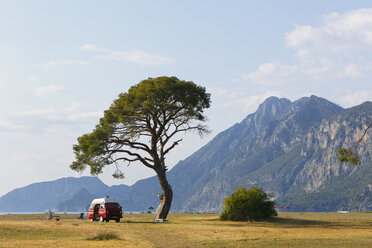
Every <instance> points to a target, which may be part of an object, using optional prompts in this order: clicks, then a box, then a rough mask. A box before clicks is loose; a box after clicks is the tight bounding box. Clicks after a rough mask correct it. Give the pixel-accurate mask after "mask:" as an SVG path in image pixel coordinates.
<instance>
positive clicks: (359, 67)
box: [240, 9, 372, 84]
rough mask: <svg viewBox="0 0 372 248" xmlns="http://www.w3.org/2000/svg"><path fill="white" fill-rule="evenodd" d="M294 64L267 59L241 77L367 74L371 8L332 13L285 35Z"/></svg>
mask: <svg viewBox="0 0 372 248" xmlns="http://www.w3.org/2000/svg"><path fill="white" fill-rule="evenodd" d="M285 44H286V47H287V48H289V49H291V50H292V51H293V56H294V60H295V61H296V62H295V63H292V64H286V63H281V62H277V61H274V62H268V63H264V64H261V65H260V66H259V67H258V69H257V70H255V71H252V72H250V73H246V74H242V75H241V77H240V78H241V79H245V80H250V81H253V82H255V83H259V84H274V83H278V82H279V83H280V82H288V81H300V80H301V81H302V80H304V79H307V80H316V81H322V82H323V81H324V82H325V81H329V79H335V78H338V79H339V78H351V79H353V78H361V77H366V76H367V74H368V73H370V72H371V71H372V70H371V69H372V9H358V10H353V11H349V12H346V13H331V14H329V15H326V16H324V17H323V19H322V21H321V22H320V24H319V25H303V26H300V25H297V26H295V28H294V29H293V30H292V31H290V32H289V33H287V34H286V35H285Z"/></svg>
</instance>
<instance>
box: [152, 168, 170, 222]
mask: <svg viewBox="0 0 372 248" xmlns="http://www.w3.org/2000/svg"><path fill="white" fill-rule="evenodd" d="M156 173H157V174H158V179H159V183H160V187H161V190H162V191H163V193H162V194H159V195H158V196H159V199H160V204H159V206H158V207H157V209H156V212H155V216H154V220H159V219H162V220H164V219H166V218H167V216H168V213H169V210H170V207H171V204H172V198H173V191H172V187H171V186H170V184H169V183H168V180H167V177H166V175H165V171H163V170H159V171H156Z"/></svg>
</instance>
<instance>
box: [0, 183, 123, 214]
mask: <svg viewBox="0 0 372 248" xmlns="http://www.w3.org/2000/svg"><path fill="white" fill-rule="evenodd" d="M127 189H129V186H127V185H117V186H112V187H109V186H107V185H106V184H104V183H103V182H102V181H101V180H99V179H98V178H96V177H80V178H74V177H67V178H61V179H58V180H54V181H49V182H40V183H34V184H30V185H28V186H25V187H22V188H18V189H15V190H12V191H10V192H9V193H7V194H5V195H4V196H2V197H0V212H8V211H9V212H33V211H35V212H38V211H44V210H47V209H49V210H51V209H55V210H57V211H75V210H77V211H82V210H85V208H86V206H87V205H88V204H89V203H90V201H91V200H92V198H90V200H89V202H88V203H86V201H82V202H81V200H87V199H89V198H88V195H89V197H93V196H99V197H103V196H105V195H109V196H110V197H117V196H118V192H120V193H122V192H125V191H126V190H127ZM79 199H80V200H79ZM71 200H72V202H73V201H74V200H75V201H76V200H79V201H80V203H79V204H73V205H72V206H71V207H66V206H67V205H66V204H67V203H70V204H71V203H72V202H71ZM66 201H67V202H66ZM56 207H58V208H57V209H56Z"/></svg>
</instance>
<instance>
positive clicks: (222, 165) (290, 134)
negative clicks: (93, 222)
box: [0, 95, 372, 212]
mask: <svg viewBox="0 0 372 248" xmlns="http://www.w3.org/2000/svg"><path fill="white" fill-rule="evenodd" d="M371 120H372V102H365V103H363V104H360V105H358V106H354V107H352V108H348V109H343V108H342V107H340V106H339V105H337V104H334V103H332V102H330V101H328V100H326V99H324V98H321V97H317V96H314V95H312V96H310V97H303V98H300V99H298V100H296V101H293V102H292V101H290V100H288V99H285V98H278V97H269V98H267V99H266V100H265V101H264V102H262V103H261V104H260V105H259V106H258V108H257V111H255V112H254V113H251V114H249V115H248V116H247V117H246V118H244V119H243V120H242V121H241V122H239V123H236V124H234V125H233V126H231V127H230V128H228V129H226V130H224V131H222V132H221V133H219V134H217V135H216V136H215V137H214V138H213V139H212V140H211V141H210V142H208V144H206V145H205V146H203V147H202V148H200V149H199V150H197V151H196V152H195V153H193V154H192V155H191V156H189V157H188V158H186V159H184V160H181V161H179V163H177V165H176V166H174V167H173V168H172V169H171V170H170V171H169V172H168V173H167V177H168V180H169V182H170V184H171V185H172V187H173V191H174V198H173V203H172V209H171V210H172V211H180V212H183V211H193V212H195V211H200V212H218V211H221V209H222V202H223V199H224V198H225V197H226V196H227V195H229V194H231V193H232V192H233V191H234V189H235V188H237V187H240V186H242V185H245V186H246V187H249V186H252V185H254V184H258V185H259V186H260V187H262V188H263V189H264V190H265V191H267V192H269V193H271V194H273V195H274V197H275V199H276V200H277V201H278V203H279V204H285V205H290V206H291V209H292V210H293V211H297V210H306V211H322V210H325V209H326V210H327V211H336V210H338V209H339V208H347V209H348V210H372V197H371V198H370V197H368V196H367V195H368V194H369V193H370V189H371V190H372V179H371V178H372V177H368V176H369V175H372V164H371V151H372V144H371V140H370V139H366V140H365V142H363V143H362V144H361V146H360V147H359V148H358V150H357V152H359V153H360V154H362V165H360V166H357V167H351V166H350V165H347V164H340V163H339V162H338V161H337V152H336V151H337V148H338V147H341V146H346V147H347V146H350V145H351V144H352V143H353V142H355V140H356V137H358V136H360V135H361V133H362V131H363V128H365V127H366V126H367V124H369V122H370V121H371ZM368 137H370V136H368ZM343 181H344V182H343ZM353 185H354V186H353ZM102 187H103V188H105V187H104V186H102ZM106 187H108V186H106ZM112 187H113V188H111V189H110V190H111V191H112V192H114V195H115V197H116V198H118V200H119V202H120V203H121V204H122V205H123V206H124V210H125V211H147V208H148V207H150V206H152V207H156V206H157V205H158V203H159V199H158V198H157V194H158V193H160V192H161V190H160V186H159V183H158V180H157V178H156V177H150V178H147V179H142V180H140V181H138V182H136V183H135V184H134V185H132V186H130V187H129V186H126V187H122V188H121V187H118V188H116V189H115V190H114V188H115V187H114V186H112ZM109 188H110V187H109ZM340 188H342V190H339V189H340ZM105 189H107V188H105ZM79 190H80V191H79ZM79 190H78V189H75V190H74V193H73V194H70V195H69V196H68V197H67V196H66V197H65V198H64V199H62V200H60V201H58V202H57V203H56V204H55V206H57V208H60V209H68V206H69V205H73V206H75V207H78V208H82V207H83V204H80V203H78V202H77V201H78V199H79V198H87V199H88V198H91V197H93V196H95V195H99V194H96V193H100V192H92V190H90V189H86V190H82V189H81V187H80V189H79ZM329 196H332V197H330V198H332V199H328V198H327V197H329ZM363 196H364V198H363ZM322 199H323V200H324V199H325V200H324V201H323V203H321V202H319V201H321V200H322ZM345 199H346V200H345ZM306 202H312V204H308V205H304V204H306ZM1 203H2V197H1V198H0V206H1ZM79 204H80V205H79ZM0 211H1V208H0Z"/></svg>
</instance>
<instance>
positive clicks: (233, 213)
mask: <svg viewBox="0 0 372 248" xmlns="http://www.w3.org/2000/svg"><path fill="white" fill-rule="evenodd" d="M269 197H270V195H268V194H266V193H265V192H264V191H263V190H262V189H260V188H259V187H258V186H257V185H255V186H253V187H251V188H248V189H245V187H244V186H243V187H240V188H237V189H236V190H235V192H234V193H233V194H232V195H230V196H229V197H227V198H225V200H224V202H223V205H224V209H223V210H222V213H221V215H220V219H221V220H232V221H247V220H261V219H267V218H270V217H272V216H276V215H277V213H276V211H275V208H274V205H275V203H274V202H273V201H271V200H270V199H269Z"/></svg>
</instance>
